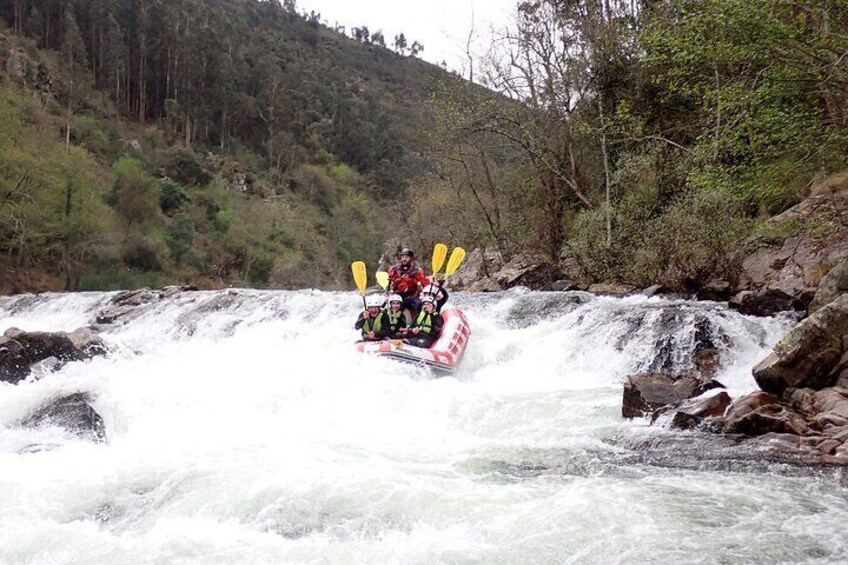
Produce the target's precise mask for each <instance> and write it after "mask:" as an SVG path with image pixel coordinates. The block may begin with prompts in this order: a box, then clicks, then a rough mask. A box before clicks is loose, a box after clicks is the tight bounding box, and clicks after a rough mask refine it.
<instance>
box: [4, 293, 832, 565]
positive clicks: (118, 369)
mask: <svg viewBox="0 0 848 565" xmlns="http://www.w3.org/2000/svg"><path fill="white" fill-rule="evenodd" d="M113 296H114V294H113V293H80V294H45V295H38V296H32V295H24V296H15V297H4V298H0V331H3V330H5V329H7V328H9V327H18V328H21V329H24V330H44V331H56V330H65V331H71V330H74V329H76V328H78V327H80V326H84V325H87V324H91V323H93V322H94V318H95V315H96V313H97V312H99V311H101V310H102V309H103V308H106V307H107V306H108V305H109V301H110V299H111V298H112V297H113ZM359 301H360V298H359V295H357V294H353V293H332V292H319V291H298V292H270V291H254V290H230V291H219V292H185V293H180V294H177V295H176V296H174V297H172V298H168V299H163V300H160V301H156V302H153V303H151V304H144V305H142V306H139V307H138V309H137V311H136V312H134V313H133V314H132V315H131V316H128V317H127V318H126V319H119V320H118V321H117V322H116V323H115V324H113V325H111V326H102V333H101V335H102V337H103V339H104V341H105V342H106V343H107V345H108V347H109V354H108V355H107V356H105V357H102V358H95V359H92V360H90V361H85V362H75V363H70V364H68V365H66V366H65V367H64V368H62V369H61V370H60V371H58V372H56V373H48V372H46V371H41V372H37V373H36V374H34V375H33V376H31V377H30V378H29V379H27V380H26V381H25V382H22V383H21V384H19V385H8V384H0V563H10V564H17V563H39V564H40V563H50V564H59V563H87V564H92V563H102V564H109V565H112V564H123V563H126V564H135V563H162V564H165V563H168V564H170V563H305V564H306V563H315V564H318V563H322V564H324V563H339V564H349V563H367V564H373V563H391V564H431V563H432V564H437V563H438V564H441V563H451V564H454V563H455V564H471V563H487V564H488V563H503V564H521V563H598V564H601V563H604V564H606V563H628V564H632V563H666V562H677V563H779V562H784V563H833V562H839V561H846V560H848V543H846V542H845V540H844V535H843V532H842V528H843V524H844V523H846V522H848V502H846V498H845V488H844V486H842V484H841V483H842V481H841V474H840V472H839V471H831V472H824V471H820V470H814V469H803V468H798V469H795V468H790V467H787V466H785V465H768V464H764V465H752V466H745V465H734V464H732V463H728V464H720V465H717V464H715V462H714V461H713V462H699V461H698V458H697V457H694V458H693V456H692V454H691V453H690V454H687V457H686V458H685V459H681V462H679V463H677V462H675V460H674V458H673V454H672V458H671V460H669V458H668V457H666V458H664V459H663V463H662V464H658V463H657V461H656V460H651V458H650V453H647V454H646V452H644V451H641V450H640V449H637V448H636V447H634V446H635V445H644V444H645V443H646V441H647V442H652V441H656V442H662V441H664V440H666V439H668V440H673V441H678V442H681V444H682V445H685V444H686V443H687V442H690V441H696V440H697V438H698V437H699V435H698V434H697V433H692V432H673V431H669V430H664V429H662V428H659V427H656V426H649V425H648V422H647V420H635V421H628V420H623V419H622V418H621V395H622V383H623V381H624V379H625V378H626V376H627V375H628V374H630V373H633V372H636V371H640V370H648V369H651V368H657V366H658V364H661V365H662V366H663V367H664V368H666V369H669V368H670V369H672V370H685V369H687V368H690V366H691V363H692V354H693V351H694V347H695V346H694V343H695V333H696V327H697V326H698V325H699V324H701V325H702V326H703V324H706V325H707V326H708V327H709V328H710V332H711V333H712V335H713V339H714V341H715V345H716V347H718V348H719V350H720V351H721V359H722V365H721V367H720V369H719V372H718V374H717V375H716V378H717V379H718V380H719V381H721V382H723V383H724V384H725V385H726V386H727V387H728V389H729V391H730V393H731V395H732V396H734V397H736V396H739V395H741V394H744V393H746V392H749V391H751V390H754V389H755V388H756V384H755V383H754V381H753V378H752V377H751V372H750V368H751V366H752V365H753V364H754V363H756V362H757V361H759V360H760V359H761V358H762V357H764V356H765V355H766V354H767V353H768V351H769V349H770V347H771V345H772V344H773V343H775V342H776V341H777V339H779V338H780V337H781V336H782V335H783V334H784V333H785V332H786V331H787V330H788V329H789V328H790V327H791V326H792V324H793V323H794V321H793V319H792V318H791V317H788V316H786V317H775V318H752V317H746V316H742V315H740V314H738V313H736V312H733V311H730V310H728V309H727V308H726V307H725V306H723V305H720V304H714V303H706V302H686V301H670V300H665V299H662V298H644V297H630V298H623V299H621V298H599V297H593V296H590V295H587V294H582V293H539V292H530V291H526V290H521V289H517V290H512V291H509V292H505V293H494V294H480V295H475V294H464V293H456V294H455V295H452V296H451V301H452V303H453V304H454V305H458V306H460V307H462V308H463V309H464V311H465V312H466V315H467V317H468V320H469V324H470V326H471V329H472V336H471V340H470V344H469V348H468V350H467V352H466V355H465V358H464V359H463V362H462V364H461V367H460V370H459V371H458V373H457V375H456V376H455V377H450V378H442V379H431V378H429V374H428V373H427V372H426V371H424V370H422V369H419V368H416V367H413V366H408V365H402V364H398V363H394V362H392V361H389V360H385V359H378V358H371V357H365V356H361V355H357V354H355V353H354V352H353V350H352V347H351V342H352V341H353V340H354V339H356V337H357V336H356V332H354V330H353V322H354V320H355V318H356V315H357V312H358V310H359V308H360V305H361V302H359ZM75 392H86V393H88V394H89V395H90V397H91V399H92V405H93V406H94V408H95V409H96V410H97V412H98V413H99V414H100V415H101V416H102V417H103V419H104V422H105V426H106V435H107V439H108V441H107V442H106V443H103V444H94V443H90V442H88V441H84V440H81V439H78V438H75V437H74V436H72V435H70V434H68V433H67V432H65V431H63V430H61V429H57V428H49V427H48V428H39V429H27V428H22V427H21V426H20V425H19V422H20V421H21V420H22V419H23V418H24V417H25V416H26V415H27V414H29V413H31V412H32V411H33V410H35V409H37V408H38V407H39V406H41V405H43V404H44V403H45V402H47V401H49V400H50V399H52V398H56V397H58V396H62V395H65V394H72V393H75ZM666 455H668V453H666ZM669 461H670V462H669Z"/></svg>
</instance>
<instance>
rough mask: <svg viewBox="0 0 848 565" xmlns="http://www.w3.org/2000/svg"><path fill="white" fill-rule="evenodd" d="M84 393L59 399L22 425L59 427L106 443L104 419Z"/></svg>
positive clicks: (28, 417) (38, 411)
mask: <svg viewBox="0 0 848 565" xmlns="http://www.w3.org/2000/svg"><path fill="white" fill-rule="evenodd" d="M90 402H91V399H90V398H89V397H88V395H86V394H84V393H77V394H71V395H69V396H65V397H62V398H57V399H55V400H52V401H50V402H48V403H47V404H45V405H43V406H41V407H40V408H38V409H37V410H36V411H35V412H33V413H32V414H30V415H29V416H27V417H26V418H25V419H24V420H23V421H22V422H21V423H20V425H21V426H23V427H27V428H38V427H42V426H57V427H60V428H63V429H65V430H67V431H69V432H71V433H72V434H74V435H76V436H78V437H80V438H83V439H87V440H90V441H94V442H103V441H106V428H105V426H104V424H103V418H102V417H101V416H100V414H98V413H97V411H96V410H94V408H92V407H91V404H90Z"/></svg>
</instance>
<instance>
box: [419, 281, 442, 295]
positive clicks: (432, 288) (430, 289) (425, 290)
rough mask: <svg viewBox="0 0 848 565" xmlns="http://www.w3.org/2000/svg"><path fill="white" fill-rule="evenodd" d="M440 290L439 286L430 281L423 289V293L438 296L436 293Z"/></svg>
mask: <svg viewBox="0 0 848 565" xmlns="http://www.w3.org/2000/svg"><path fill="white" fill-rule="evenodd" d="M438 292H439V287H437V286H436V285H434V284H433V283H430V284H428V285H427V286H425V287H424V288H422V289H421V294H432V295H433V296H436V294H438Z"/></svg>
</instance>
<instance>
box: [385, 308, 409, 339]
mask: <svg viewBox="0 0 848 565" xmlns="http://www.w3.org/2000/svg"><path fill="white" fill-rule="evenodd" d="M386 318H388V321H389V337H391V338H399V337H403V334H402V333H400V330H401V328H405V327H406V314H404V312H403V309H401V310H400V312H398V315H397V317H394V316H392V313H391V312H386Z"/></svg>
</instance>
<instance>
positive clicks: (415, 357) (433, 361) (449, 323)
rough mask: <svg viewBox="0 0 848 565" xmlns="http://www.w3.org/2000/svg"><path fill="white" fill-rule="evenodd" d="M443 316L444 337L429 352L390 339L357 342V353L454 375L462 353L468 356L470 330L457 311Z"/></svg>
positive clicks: (439, 373)
mask: <svg viewBox="0 0 848 565" xmlns="http://www.w3.org/2000/svg"><path fill="white" fill-rule="evenodd" d="M442 317H443V318H444V320H445V325H444V326H442V335H441V337H439V339H437V340H436V341H435V342H434V343H433V345H432V346H431V347H430V348H429V349H426V348H424V347H415V346H414V345H407V344H405V343H403V340H400V339H390V340H389V339H387V340H383V341H358V342H356V350H357V351H361V352H362V353H371V354H374V355H380V356H383V357H388V358H390V359H396V360H397V361H403V362H404V363H412V364H415V365H423V366H425V367H428V368H429V369H431V370H432V371H433V372H434V373H435V374H436V375H437V376H440V377H442V376H447V375H452V374H453V372H454V371H455V370H456V367H457V365H459V361H460V360H461V359H462V354H463V353H465V346H466V345H467V344H468V337H469V336H470V335H471V328H469V327H468V320H466V319H465V314H463V313H462V310H459V309H458V308H446V309H445V310H442Z"/></svg>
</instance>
